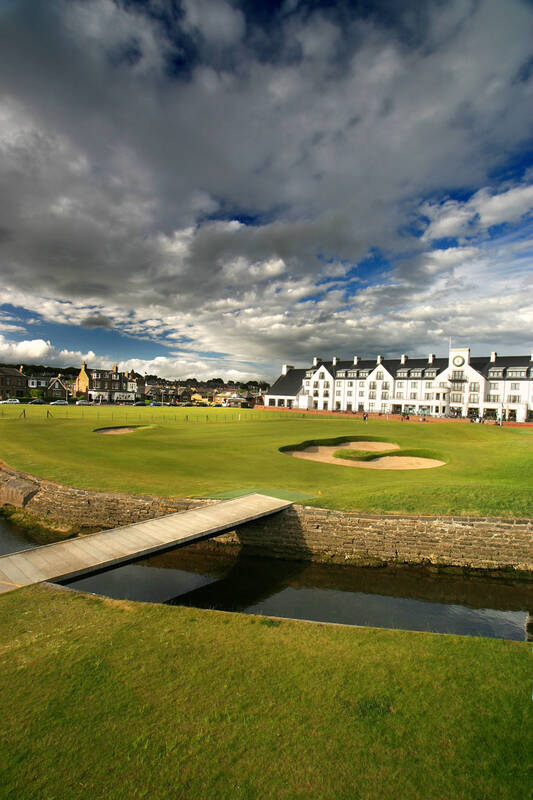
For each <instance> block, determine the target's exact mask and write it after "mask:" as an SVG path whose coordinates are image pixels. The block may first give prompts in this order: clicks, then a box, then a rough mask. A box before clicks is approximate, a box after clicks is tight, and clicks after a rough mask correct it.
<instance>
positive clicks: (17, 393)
mask: <svg viewBox="0 0 533 800" xmlns="http://www.w3.org/2000/svg"><path fill="white" fill-rule="evenodd" d="M27 393H28V381H27V378H26V376H25V375H24V373H23V372H22V367H21V368H20V369H16V368H15V367H0V400H9V399H10V398H13V399H17V400H18V399H19V398H20V397H25V396H26V395H27Z"/></svg>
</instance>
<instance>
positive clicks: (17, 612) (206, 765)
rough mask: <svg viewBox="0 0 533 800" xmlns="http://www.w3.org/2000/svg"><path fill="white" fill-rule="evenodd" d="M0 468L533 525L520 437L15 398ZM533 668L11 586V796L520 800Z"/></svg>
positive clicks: (5, 693) (512, 432) (447, 646)
mask: <svg viewBox="0 0 533 800" xmlns="http://www.w3.org/2000/svg"><path fill="white" fill-rule="evenodd" d="M23 412H25V413H23ZM0 459H1V460H2V461H3V462H5V463H6V464H8V465H9V466H11V467H14V468H16V469H18V470H21V471H23V472H26V473H29V474H32V475H36V476H39V477H40V478H45V479H48V480H51V481H54V482H57V483H60V484H64V485H66V486H72V487H78V488H82V489H92V490H103V491H116V492H122V493H126V494H133V495H145V494H146V495H159V496H163V497H166V496H169V497H170V496H172V497H198V498H205V497H211V498H221V499H223V498H229V497H232V496H237V495H238V494H241V493H245V492H249V491H252V490H254V491H260V492H264V493H269V494H272V495H277V496H279V497H283V498H287V499H291V500H294V501H295V502H299V503H304V504H306V505H314V506H318V507H322V508H328V509H343V510H353V509H361V510H364V511H367V512H385V513H388V514H401V513H405V512H408V513H410V514H414V515H435V514H439V515H470V516H473V517H491V516H492V517H506V518H524V517H532V516H533V498H532V492H531V474H532V467H533V429H532V428H526V427H524V428H518V427H508V428H506V427H504V428H499V427H496V426H489V425H473V424H472V425H470V424H464V423H462V424H461V423H454V422H449V421H443V422H439V423H421V422H418V421H412V422H410V423H401V422H399V421H396V420H387V419H386V418H376V419H370V420H369V421H368V423H364V422H363V420H362V419H361V418H357V417H352V416H348V415H346V416H338V417H335V416H333V415H332V416H318V415H317V416H313V415H304V414H298V413H294V414H289V413H277V412H270V411H268V410H260V409H258V410H237V409H223V408H213V409H203V408H202V409H196V408H192V409H191V408H177V409H173V408H165V407H161V408H157V407H156V408H149V407H146V408H127V407H64V408H63V407H56V408H54V409H53V410H50V409H48V408H47V407H45V406H34V407H22V406H19V407H16V406H0ZM380 459H383V461H381V466H380ZM398 465H400V467H398ZM343 569H350V567H343ZM495 580H496V579H495ZM501 580H503V581H505V576H503V577H502V578H501ZM532 596H533V595H532ZM532 602H533V601H532ZM530 613H531V612H530ZM532 663H533V662H532V656H531V644H530V643H527V642H516V641H507V640H502V639H488V638H477V637H470V636H457V635H440V634H435V633H414V632H409V631H403V630H383V629H377V628H370V627H368V628H366V627H355V626H353V627H352V626H345V625H330V624H318V623H309V622H304V621H298V620H292V619H285V620H281V619H277V618H269V617H264V616H253V615H246V614H241V613H226V612H221V611H214V610H211V609H200V608H187V607H177V606H169V605H160V604H157V603H135V602H130V601H126V600H111V599H108V598H105V597H95V596H92V595H89V594H83V593H78V592H74V591H69V590H65V589H64V588H61V587H53V586H47V585H39V586H33V587H27V588H23V589H18V590H16V591H11V592H8V593H6V594H4V595H2V596H1V597H0V695H1V697H2V717H3V723H4V724H3V726H2V733H0V748H1V749H2V754H3V757H2V759H1V760H0V776H1V777H0V780H1V784H0V785H1V786H2V790H1V791H0V795H1V796H2V797H6V798H9V800H11V799H12V800H21V799H22V798H23V799H24V800H30V799H31V798H42V797H46V798H49V800H63V798H65V797H69V798H72V799H73V800H74V799H75V798H80V800H82V799H83V800H84V799H85V798H87V797H91V798H110V797H113V798H117V799H120V800H122V798H123V799H124V800H130V798H152V799H153V800H163V799H164V800H167V798H176V799H177V798H183V800H190V799H191V798H194V799H195V800H204V798H205V800H207V799H208V798H209V800H211V798H214V797H217V798H228V800H262V798H267V797H271V798H289V799H290V798H303V799H305V800H307V799H308V798H313V799H316V800H328V799H329V800H338V799H339V798H346V800H357V799H360V800H375V799H376V798H391V800H396V798H402V799H403V800H427V799H428V798H454V799H455V798H457V800H486V798H502V799H503V798H505V799H506V800H507V799H508V800H521V799H522V798H524V800H525V798H530V797H531V786H532V785H533V768H532V761H531V749H532V747H533V703H532V702H531V678H532Z"/></svg>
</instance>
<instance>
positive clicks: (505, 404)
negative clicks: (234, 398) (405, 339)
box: [265, 348, 533, 422]
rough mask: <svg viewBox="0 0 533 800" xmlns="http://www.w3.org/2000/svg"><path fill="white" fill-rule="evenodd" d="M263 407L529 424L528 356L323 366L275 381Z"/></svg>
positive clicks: (531, 363) (286, 370) (461, 354)
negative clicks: (479, 418) (445, 417)
mask: <svg viewBox="0 0 533 800" xmlns="http://www.w3.org/2000/svg"><path fill="white" fill-rule="evenodd" d="M265 405H266V406H275V407H284V408H299V409H317V410H321V411H322V410H323V411H351V412H357V411H359V412H361V411H366V412H369V413H381V414H416V415H423V416H455V417H472V418H475V417H482V418H485V419H500V418H502V417H503V419H504V420H508V421H513V420H516V421H517V422H525V421H526V420H533V353H532V354H530V355H527V356H498V354H497V353H491V354H490V356H471V355H470V348H452V349H450V352H449V354H448V357H447V358H436V357H435V355H433V354H430V355H429V356H428V357H427V359H425V358H409V357H408V356H407V355H402V356H401V357H400V358H399V359H387V358H383V356H378V357H377V359H376V360H371V361H369V360H362V359H360V358H358V356H355V357H354V359H353V361H341V360H339V359H337V358H333V359H332V360H331V361H322V360H321V359H320V358H318V357H315V358H314V359H313V366H312V367H309V368H307V369H294V367H292V366H290V365H288V364H284V365H283V368H282V374H281V376H280V377H279V378H278V379H277V381H276V382H275V383H274V384H273V386H272V387H271V389H270V391H269V393H268V394H267V395H266V396H265Z"/></svg>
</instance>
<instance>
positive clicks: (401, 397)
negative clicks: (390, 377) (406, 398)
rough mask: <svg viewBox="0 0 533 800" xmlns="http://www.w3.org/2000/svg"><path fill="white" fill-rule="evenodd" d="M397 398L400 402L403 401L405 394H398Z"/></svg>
mask: <svg viewBox="0 0 533 800" xmlns="http://www.w3.org/2000/svg"><path fill="white" fill-rule="evenodd" d="M396 397H397V398H398V400H403V392H396Z"/></svg>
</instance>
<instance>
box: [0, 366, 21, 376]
mask: <svg viewBox="0 0 533 800" xmlns="http://www.w3.org/2000/svg"><path fill="white" fill-rule="evenodd" d="M0 375H3V376H4V377H6V378H10V377H13V378H14V377H17V378H25V377H26V376H25V375H24V373H23V372H20V370H18V369H15V367H0Z"/></svg>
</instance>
